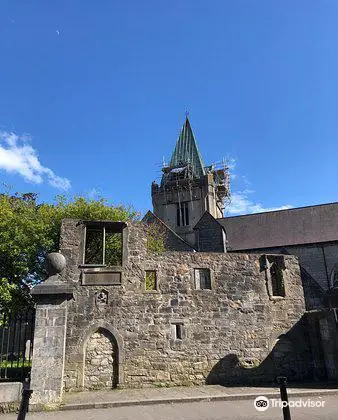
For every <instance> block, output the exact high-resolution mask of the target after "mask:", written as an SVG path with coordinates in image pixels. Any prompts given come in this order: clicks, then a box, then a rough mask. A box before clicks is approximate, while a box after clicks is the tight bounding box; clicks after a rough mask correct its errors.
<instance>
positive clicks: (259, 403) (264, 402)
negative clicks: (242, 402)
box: [254, 395, 270, 411]
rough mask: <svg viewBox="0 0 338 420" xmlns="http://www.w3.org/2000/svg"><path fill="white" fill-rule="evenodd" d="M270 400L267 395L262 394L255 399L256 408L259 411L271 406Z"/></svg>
mask: <svg viewBox="0 0 338 420" xmlns="http://www.w3.org/2000/svg"><path fill="white" fill-rule="evenodd" d="M269 405H270V402H269V400H268V399H267V398H266V397H263V396H262V395H261V396H259V397H257V398H256V399H255V401H254V406H255V409H256V410H258V411H265V410H267V409H268V408H269Z"/></svg>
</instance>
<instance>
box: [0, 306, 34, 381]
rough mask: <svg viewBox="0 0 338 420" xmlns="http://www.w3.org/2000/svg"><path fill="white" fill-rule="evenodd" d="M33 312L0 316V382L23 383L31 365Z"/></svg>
mask: <svg viewBox="0 0 338 420" xmlns="http://www.w3.org/2000/svg"><path fill="white" fill-rule="evenodd" d="M34 322H35V311H34V310H27V311H23V312H19V313H16V314H6V315H2V316H0V382H4V381H9V382H10V381H23V380H24V379H25V378H27V377H29V375H30V371H31V365H32V355H33V338H34Z"/></svg>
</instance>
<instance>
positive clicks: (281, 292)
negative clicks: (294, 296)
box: [270, 262, 285, 297]
mask: <svg viewBox="0 0 338 420" xmlns="http://www.w3.org/2000/svg"><path fill="white" fill-rule="evenodd" d="M270 277H271V285H272V295H273V296H281V297H285V287H284V276H283V270H282V269H281V268H280V267H279V266H278V264H277V263H275V262H273V263H272V264H271V266H270Z"/></svg>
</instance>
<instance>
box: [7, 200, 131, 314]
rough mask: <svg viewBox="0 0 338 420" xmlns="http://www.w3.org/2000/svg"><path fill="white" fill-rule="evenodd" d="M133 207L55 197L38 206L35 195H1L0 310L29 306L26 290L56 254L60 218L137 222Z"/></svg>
mask: <svg viewBox="0 0 338 420" xmlns="http://www.w3.org/2000/svg"><path fill="white" fill-rule="evenodd" d="M138 217H139V213H137V212H136V211H135V210H134V209H133V208H132V207H125V206H123V205H119V206H114V205H111V204H108V202H107V201H106V200H105V199H103V198H100V199H98V200H93V199H86V198H84V197H74V198H72V199H66V198H65V197H63V196H57V197H56V199H55V202H54V203H53V204H49V203H42V204H38V203H37V195H36V194H34V193H26V194H20V193H16V194H14V195H10V194H9V193H3V194H0V294H1V297H0V307H2V309H3V310H4V309H7V310H8V309H10V310H14V309H15V308H19V307H24V306H27V305H28V306H29V305H31V304H32V302H31V299H30V296H29V293H27V288H29V287H30V286H32V285H33V284H36V283H38V282H40V281H41V280H43V279H44V278H45V276H46V272H45V267H44V260H45V256H46V254H48V253H49V252H53V251H57V250H58V248H59V236H60V227H61V222H62V219H64V218H76V219H83V220H113V221H118V220H120V221H127V220H135V219H138Z"/></svg>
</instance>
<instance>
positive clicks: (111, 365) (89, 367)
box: [84, 328, 118, 389]
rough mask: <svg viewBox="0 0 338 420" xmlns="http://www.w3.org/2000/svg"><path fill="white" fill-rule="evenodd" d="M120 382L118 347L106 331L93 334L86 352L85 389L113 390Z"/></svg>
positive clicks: (101, 330) (97, 331)
mask: <svg viewBox="0 0 338 420" xmlns="http://www.w3.org/2000/svg"><path fill="white" fill-rule="evenodd" d="M117 382H118V346H117V342H116V339H115V337H114V336H113V335H112V334H111V333H110V332H109V331H107V330H106V329H104V328H98V329H97V330H96V331H95V332H93V333H92V334H91V335H90V336H89V338H88V340H87V342H86V346H85V352H84V388H85V389H111V388H115V387H116V385H117Z"/></svg>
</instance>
